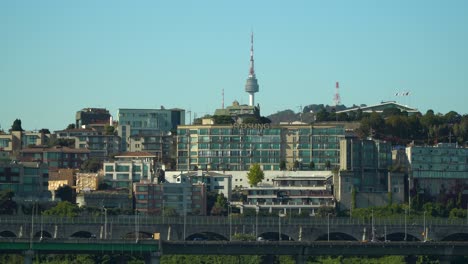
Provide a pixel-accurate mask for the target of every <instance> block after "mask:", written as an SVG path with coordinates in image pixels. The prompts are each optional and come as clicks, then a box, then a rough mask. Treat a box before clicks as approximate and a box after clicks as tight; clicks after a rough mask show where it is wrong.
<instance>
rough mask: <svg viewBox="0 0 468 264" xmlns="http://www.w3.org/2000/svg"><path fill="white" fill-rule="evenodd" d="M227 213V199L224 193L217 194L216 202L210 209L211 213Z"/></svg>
mask: <svg viewBox="0 0 468 264" xmlns="http://www.w3.org/2000/svg"><path fill="white" fill-rule="evenodd" d="M226 213H227V199H226V197H224V194H222V193H221V194H218V195H217V196H216V202H215V204H214V206H213V208H212V209H211V215H226Z"/></svg>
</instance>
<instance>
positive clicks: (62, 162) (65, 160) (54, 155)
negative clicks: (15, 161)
mask: <svg viewBox="0 0 468 264" xmlns="http://www.w3.org/2000/svg"><path fill="white" fill-rule="evenodd" d="M89 154H90V152H89V150H87V149H74V148H69V147H62V146H55V147H50V148H49V147H31V148H26V149H23V150H21V160H24V161H40V162H43V163H46V164H47V165H48V166H49V169H50V170H57V169H62V168H70V169H79V168H80V167H81V165H82V164H83V163H84V162H85V161H86V160H88V159H89Z"/></svg>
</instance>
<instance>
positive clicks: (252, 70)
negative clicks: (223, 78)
mask: <svg viewBox="0 0 468 264" xmlns="http://www.w3.org/2000/svg"><path fill="white" fill-rule="evenodd" d="M249 77H255V67H254V34H253V31H252V32H251V33H250V70H249Z"/></svg>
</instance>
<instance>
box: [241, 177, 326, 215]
mask: <svg viewBox="0 0 468 264" xmlns="http://www.w3.org/2000/svg"><path fill="white" fill-rule="evenodd" d="M332 178H333V176H332V174H331V173H330V172H328V174H327V175H324V174H322V175H313V174H312V172H311V175H310V176H305V177H297V176H294V177H291V176H282V177H281V176H280V177H276V178H275V179H274V180H273V183H272V184H262V185H258V186H254V187H249V188H247V189H246V191H247V201H246V202H243V203H240V204H239V203H235V204H236V205H237V206H238V207H240V208H241V212H243V209H245V208H249V209H255V210H268V211H269V212H270V213H273V212H276V211H286V212H289V213H298V214H301V213H308V214H314V212H315V210H317V209H318V208H321V207H333V208H334V207H335V198H334V197H333V190H332Z"/></svg>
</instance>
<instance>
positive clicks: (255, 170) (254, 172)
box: [247, 163, 265, 186]
mask: <svg viewBox="0 0 468 264" xmlns="http://www.w3.org/2000/svg"><path fill="white" fill-rule="evenodd" d="M264 177H265V173H263V171H262V169H261V168H260V164H258V163H255V164H253V165H252V166H251V167H250V169H249V172H248V173H247V178H248V180H249V184H250V185H253V186H257V184H258V183H259V182H261V181H262V180H263V178H264Z"/></svg>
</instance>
